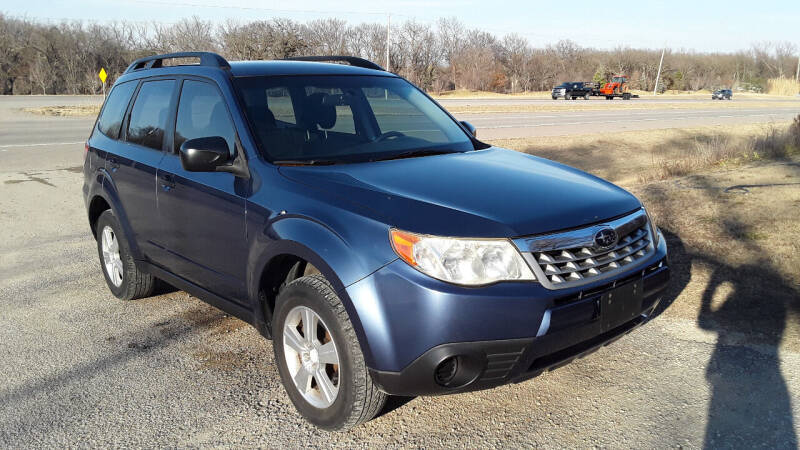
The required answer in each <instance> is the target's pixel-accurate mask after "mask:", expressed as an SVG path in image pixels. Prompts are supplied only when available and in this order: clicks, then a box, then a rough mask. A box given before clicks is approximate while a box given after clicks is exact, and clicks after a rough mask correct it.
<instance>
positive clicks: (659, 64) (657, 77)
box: [653, 45, 667, 95]
mask: <svg viewBox="0 0 800 450" xmlns="http://www.w3.org/2000/svg"><path fill="white" fill-rule="evenodd" d="M666 51H667V46H666V45H665V46H664V48H663V49H661V61H660V62H659V63H658V74H657V75H656V85H655V86H654V87H653V95H656V91H658V80H659V79H660V78H661V65H662V64H664V52H666Z"/></svg>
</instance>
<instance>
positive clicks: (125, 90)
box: [97, 81, 137, 139]
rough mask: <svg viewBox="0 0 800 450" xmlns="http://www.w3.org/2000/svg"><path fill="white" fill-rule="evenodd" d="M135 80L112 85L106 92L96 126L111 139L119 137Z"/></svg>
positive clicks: (134, 86) (134, 87)
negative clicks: (104, 101) (104, 102)
mask: <svg viewBox="0 0 800 450" xmlns="http://www.w3.org/2000/svg"><path fill="white" fill-rule="evenodd" d="M136 83H137V82H136V81H128V82H125V83H120V84H118V85H116V86H114V89H112V90H111V93H109V94H108V99H106V104H105V106H103V112H101V113H100V118H99V119H98V120H97V128H98V129H99V130H100V132H101V133H103V134H105V135H106V136H108V137H110V138H112V139H118V138H119V130H120V128H122V120H123V118H124V117H125V110H127V109H128V103H130V101H131V95H132V94H133V91H134V89H136Z"/></svg>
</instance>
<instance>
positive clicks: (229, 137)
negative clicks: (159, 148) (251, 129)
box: [174, 80, 236, 156]
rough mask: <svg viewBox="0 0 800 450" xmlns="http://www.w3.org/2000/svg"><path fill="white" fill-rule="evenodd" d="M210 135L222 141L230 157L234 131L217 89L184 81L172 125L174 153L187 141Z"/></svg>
mask: <svg viewBox="0 0 800 450" xmlns="http://www.w3.org/2000/svg"><path fill="white" fill-rule="evenodd" d="M211 136H221V137H222V138H224V139H225V141H226V142H227V143H228V151H229V152H230V153H231V156H233V154H234V147H235V143H236V131H235V129H234V127H233V123H232V122H231V118H230V115H229V114H228V108H227V107H226V106H225V100H223V98H222V96H221V95H220V93H219V91H218V90H217V87H216V86H214V85H213V84H211V83H206V82H204V81H195V80H186V81H184V82H183V88H182V89H181V99H180V103H178V117H177V120H176V122H175V145H174V149H175V152H177V151H178V150H179V149H180V147H181V145H182V144H183V143H184V142H185V141H187V140H189V139H195V138H201V137H211Z"/></svg>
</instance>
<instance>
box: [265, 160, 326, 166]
mask: <svg viewBox="0 0 800 450" xmlns="http://www.w3.org/2000/svg"><path fill="white" fill-rule="evenodd" d="M339 162H340V161H336V160H335V159H279V160H277V161H272V163H273V164H275V165H278V166H330V165H333V164H338V163H339Z"/></svg>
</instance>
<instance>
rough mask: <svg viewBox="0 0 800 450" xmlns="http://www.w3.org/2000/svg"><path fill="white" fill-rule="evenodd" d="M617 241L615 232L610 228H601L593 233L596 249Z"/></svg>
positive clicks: (609, 246)
mask: <svg viewBox="0 0 800 450" xmlns="http://www.w3.org/2000/svg"><path fill="white" fill-rule="evenodd" d="M616 243H617V232H616V231H614V230H613V229H611V228H603V229H602V230H600V231H598V232H597V233H595V235H594V246H595V247H596V248H598V249H603V250H604V249H607V248H611V247H613V246H614V245H615V244H616Z"/></svg>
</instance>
